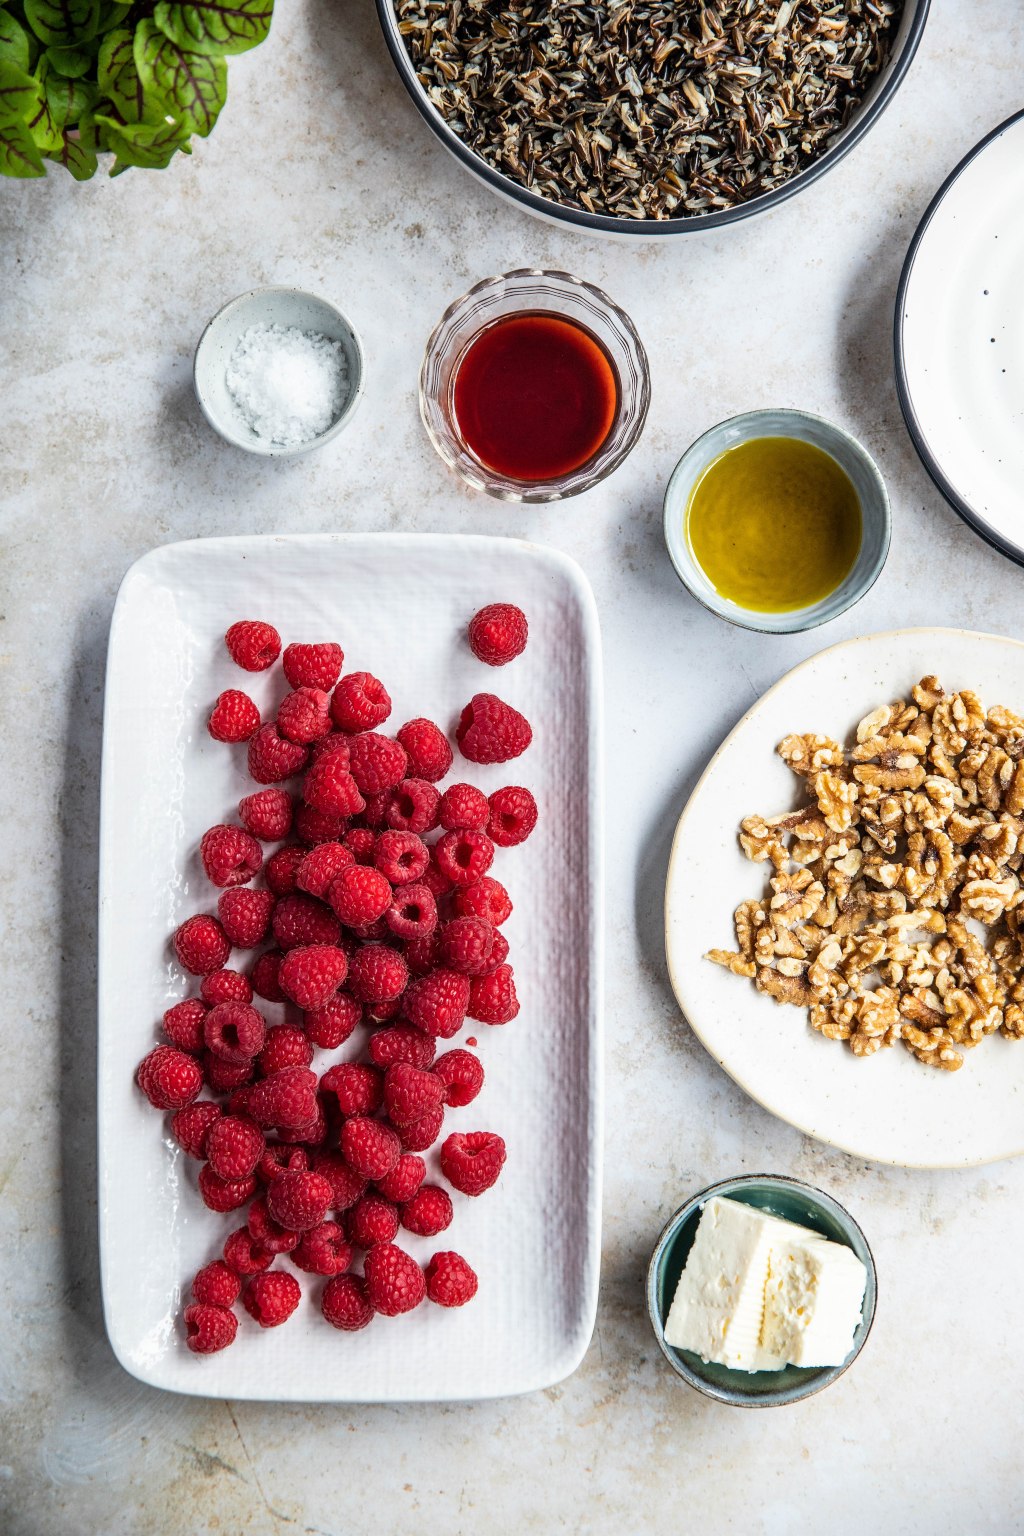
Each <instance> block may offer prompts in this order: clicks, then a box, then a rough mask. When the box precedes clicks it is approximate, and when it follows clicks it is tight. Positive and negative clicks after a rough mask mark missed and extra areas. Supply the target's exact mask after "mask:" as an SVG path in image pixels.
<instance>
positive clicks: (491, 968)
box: [484, 929, 508, 976]
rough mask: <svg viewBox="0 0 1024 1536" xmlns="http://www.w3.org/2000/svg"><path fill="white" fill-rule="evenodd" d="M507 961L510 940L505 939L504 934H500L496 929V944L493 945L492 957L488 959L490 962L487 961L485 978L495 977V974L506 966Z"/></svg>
mask: <svg viewBox="0 0 1024 1536" xmlns="http://www.w3.org/2000/svg"><path fill="white" fill-rule="evenodd" d="M507 959H508V939H506V937H505V935H504V934H503V933H499V932H498V930H497V929H495V930H494V942H493V944H492V945H491V953H490V955H489V957H488V960H487V970H486V971H485V972H484V975H485V976H491V975H493V973H494V972H495V971H496V970H498V968H499V967H500V966H502V965H504V964H505V962H506V960H507Z"/></svg>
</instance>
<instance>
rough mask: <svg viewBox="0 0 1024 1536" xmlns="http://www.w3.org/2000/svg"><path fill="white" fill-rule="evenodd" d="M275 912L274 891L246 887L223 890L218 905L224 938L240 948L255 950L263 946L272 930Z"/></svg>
mask: <svg viewBox="0 0 1024 1536" xmlns="http://www.w3.org/2000/svg"><path fill="white" fill-rule="evenodd" d="M273 910H274V896H273V893H272V892H271V891H250V890H246V889H244V888H243V887H242V886H235V887H233V888H232V889H231V890H227V891H223V892H222V893H221V896H220V898H219V900H218V902H217V915H218V917H219V918H220V922H221V927H222V929H223V931H224V935H225V937H226V939H227V940H228V941H229V942H230V943H231V944H235V945H237V946H238V948H239V949H253V948H255V946H256V945H257V944H262V943H263V940H264V939H265V938H266V936H267V934H268V932H269V931H270V918H271V914H272V912H273Z"/></svg>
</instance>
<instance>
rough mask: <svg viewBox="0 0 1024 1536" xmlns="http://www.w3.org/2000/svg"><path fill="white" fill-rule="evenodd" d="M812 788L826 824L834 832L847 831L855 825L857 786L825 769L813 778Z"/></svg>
mask: <svg viewBox="0 0 1024 1536" xmlns="http://www.w3.org/2000/svg"><path fill="white" fill-rule="evenodd" d="M811 789H812V791H813V793H814V795H815V796H816V798H817V801H818V809H819V810H820V811H821V814H822V816H823V817H824V818H825V825H826V826H827V827H831V828H832V831H833V832H845V831H846V830H847V828H848V827H851V826H852V825H853V821H854V816H855V814H856V807H857V786H856V784H849V783H847V782H846V781H845V780H843V779H841V778H839V776H838V775H837V774H834V773H829V772H828V771H827V770H825V769H823V770H822V771H821V772H820V773H816V774H815V775H814V777H813V778H812V780H811Z"/></svg>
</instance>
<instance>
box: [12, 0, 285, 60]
mask: <svg viewBox="0 0 1024 1536" xmlns="http://www.w3.org/2000/svg"><path fill="white" fill-rule="evenodd" d="M26 3H28V0H26ZM273 14H274V0H184V3H181V4H179V3H177V0H158V4H157V7H156V10H155V11H154V13H153V20H154V21H155V22H156V24H157V26H158V27H159V28H160V31H161V32H162V33H163V34H164V36H165V37H169V38H170V40H171V42H172V43H177V45H178V47H179V48H183V49H185V50H186V51H189V52H192V53H206V54H210V55H212V56H214V57H215V56H216V55H218V54H221V53H245V51H246V49H248V48H255V47H256V45H257V43H262V41H263V39H264V38H265V37H266V35H267V33H268V32H269V31H270V20H271V17H272V16H273Z"/></svg>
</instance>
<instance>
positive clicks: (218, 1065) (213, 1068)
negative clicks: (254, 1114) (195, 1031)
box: [203, 1051, 256, 1093]
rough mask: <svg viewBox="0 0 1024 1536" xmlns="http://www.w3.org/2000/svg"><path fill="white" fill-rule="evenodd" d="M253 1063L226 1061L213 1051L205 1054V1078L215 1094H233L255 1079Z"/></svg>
mask: <svg viewBox="0 0 1024 1536" xmlns="http://www.w3.org/2000/svg"><path fill="white" fill-rule="evenodd" d="M255 1065H256V1064H255V1062H253V1061H224V1060H223V1058H222V1057H220V1056H215V1055H214V1054H213V1052H212V1051H204V1052H203V1076H204V1078H205V1079H206V1081H207V1083H208V1084H209V1086H210V1087H211V1088H212V1089H213V1091H214V1093H233V1092H235V1091H237V1090H238V1089H240V1088H242V1087H243V1086H244V1085H245V1084H246V1083H251V1082H252V1079H253V1069H254V1067H255Z"/></svg>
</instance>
